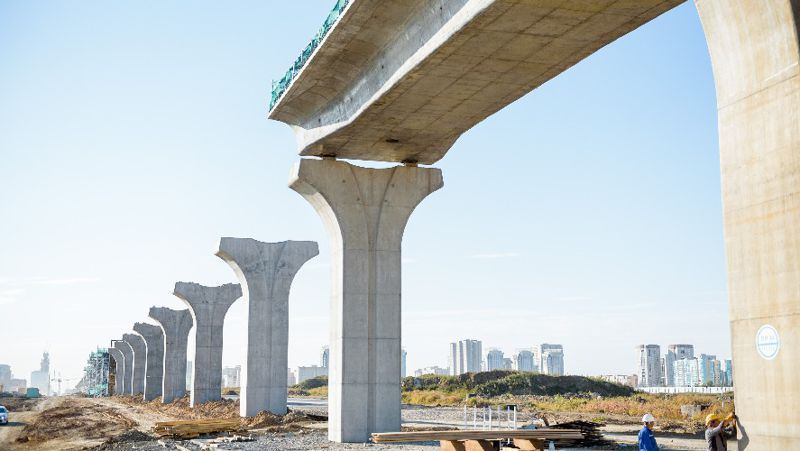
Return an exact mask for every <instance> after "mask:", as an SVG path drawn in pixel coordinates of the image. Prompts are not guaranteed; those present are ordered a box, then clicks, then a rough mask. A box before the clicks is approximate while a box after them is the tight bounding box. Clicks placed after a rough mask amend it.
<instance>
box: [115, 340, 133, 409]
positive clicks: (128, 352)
mask: <svg viewBox="0 0 800 451" xmlns="http://www.w3.org/2000/svg"><path fill="white" fill-rule="evenodd" d="M123 336H124V335H123ZM114 347H115V348H117V349H119V352H121V353H122V356H123V358H124V359H125V368H124V373H123V375H122V380H123V382H124V383H123V391H121V392H120V393H119V394H120V395H132V394H133V348H131V345H129V344H128V343H127V342H126V341H125V340H116V341H115V343H114Z"/></svg>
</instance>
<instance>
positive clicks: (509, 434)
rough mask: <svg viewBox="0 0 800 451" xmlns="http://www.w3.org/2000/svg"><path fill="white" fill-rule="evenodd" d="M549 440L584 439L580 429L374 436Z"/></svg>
mask: <svg viewBox="0 0 800 451" xmlns="http://www.w3.org/2000/svg"><path fill="white" fill-rule="evenodd" d="M513 438H519V439H539V440H541V439H547V440H580V439H582V438H583V435H582V434H581V431H580V430H579V429H549V428H542V429H527V430H526V429H493V430H453V431H415V432H382V433H376V434H372V441H373V442H375V443H392V442H431V441H437V440H446V441H461V440H504V439H513Z"/></svg>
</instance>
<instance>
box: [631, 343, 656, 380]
mask: <svg viewBox="0 0 800 451" xmlns="http://www.w3.org/2000/svg"><path fill="white" fill-rule="evenodd" d="M636 353H637V367H636V376H637V377H638V378H639V385H640V386H641V387H659V386H661V385H662V383H661V347H660V346H658V345H639V346H637V347H636Z"/></svg>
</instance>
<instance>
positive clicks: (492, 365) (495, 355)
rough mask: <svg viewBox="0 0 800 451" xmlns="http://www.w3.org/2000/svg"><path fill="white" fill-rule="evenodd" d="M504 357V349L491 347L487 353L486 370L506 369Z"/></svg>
mask: <svg viewBox="0 0 800 451" xmlns="http://www.w3.org/2000/svg"><path fill="white" fill-rule="evenodd" d="M504 358H505V356H504V355H503V351H501V350H499V349H490V350H489V352H487V353H486V371H494V370H502V369H505V368H504V366H505V365H504V364H503V359H504Z"/></svg>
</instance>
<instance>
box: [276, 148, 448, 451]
mask: <svg viewBox="0 0 800 451" xmlns="http://www.w3.org/2000/svg"><path fill="white" fill-rule="evenodd" d="M442 186H443V182H442V172H441V171H440V170H439V169H434V168H418V167H409V166H396V167H392V168H388V169H367V168H361V167H358V166H354V165H351V164H348V163H345V162H341V161H335V160H312V159H306V160H301V161H300V163H298V164H297V165H296V166H295V168H294V174H293V177H292V180H291V181H290V187H291V188H292V189H294V190H295V191H297V192H298V193H300V194H301V195H303V197H305V198H306V199H307V200H308V201H309V202H310V203H311V205H313V206H314V208H315V209H316V211H317V213H318V214H319V215H320V217H321V218H322V221H323V222H324V224H325V227H326V229H327V230H328V233H329V235H330V239H331V254H332V255H331V260H332V272H333V283H332V287H333V292H332V296H331V340H330V370H329V385H328V387H329V388H328V390H329V391H328V394H329V395H328V404H329V408H328V412H329V420H328V438H329V439H330V440H333V441H337V442H365V441H367V439H368V438H369V434H370V433H373V432H384V431H399V430H400V261H401V260H400V247H401V242H402V238H403V232H404V230H405V226H406V222H407V221H408V218H409V216H411V212H412V211H414V208H416V206H417V205H418V204H419V203H420V202H421V201H422V200H423V199H424V198H425V197H426V196H428V194H430V193H432V192H434V191H436V190H438V189H439V188H441V187H442Z"/></svg>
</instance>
